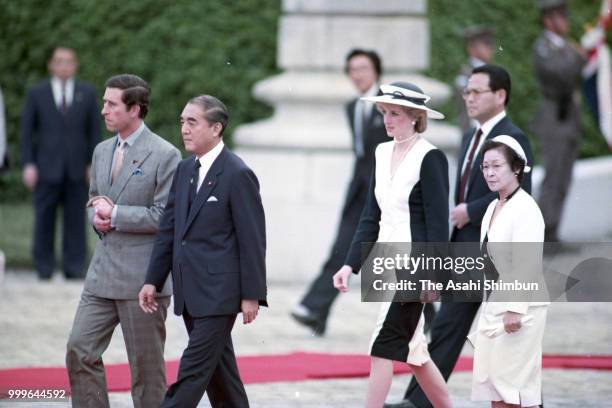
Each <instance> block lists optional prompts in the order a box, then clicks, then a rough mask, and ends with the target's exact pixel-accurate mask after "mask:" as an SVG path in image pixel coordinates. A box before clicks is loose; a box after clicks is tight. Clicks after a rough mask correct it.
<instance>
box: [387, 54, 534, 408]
mask: <svg viewBox="0 0 612 408" xmlns="http://www.w3.org/2000/svg"><path fill="white" fill-rule="evenodd" d="M510 91H511V81H510V75H509V74H508V72H507V71H506V70H505V69H504V68H502V67H500V66H497V65H482V66H480V67H478V68H475V69H474V70H473V71H472V75H470V78H469V80H468V83H467V86H466V88H465V89H464V91H463V98H464V100H465V104H466V108H467V113H468V115H469V116H470V118H471V119H474V120H475V121H476V122H477V123H478V128H477V129H472V130H471V131H468V132H466V133H465V134H464V136H463V141H462V143H461V150H460V155H459V162H458V165H457V181H456V184H455V207H454V208H453V209H452V210H451V221H452V223H453V225H454V227H453V231H452V233H451V242H461V243H469V242H472V243H475V245H474V248H471V246H470V247H469V248H466V247H458V250H463V251H472V249H473V250H475V252H474V253H470V254H468V256H472V257H474V256H480V251H479V246H478V243H479V242H480V224H481V221H482V218H483V217H484V213H485V212H486V210H487V207H488V206H489V203H491V201H493V200H494V199H495V198H497V193H494V192H492V191H491V190H489V187H488V186H487V183H486V181H485V179H484V176H483V174H482V171H481V170H480V165H481V163H482V156H481V155H480V153H479V151H480V149H481V147H482V145H483V144H484V142H485V141H486V140H490V139H492V138H494V137H495V136H499V135H509V136H511V137H513V138H515V139H516V140H517V141H518V142H519V143H520V144H521V147H522V148H523V150H524V151H525V154H526V155H527V161H528V163H533V151H532V149H531V144H530V142H529V139H528V138H527V136H526V135H525V133H524V132H523V131H522V130H521V129H519V128H518V127H517V126H516V125H514V123H512V121H511V120H510V118H509V117H508V116H507V115H506V110H505V108H506V106H507V105H508V102H509V101H510ZM521 187H522V188H523V189H524V190H525V191H527V192H528V193H531V173H526V174H525V178H524V179H523V183H522V185H521ZM453 300H454V302H453V301H443V302H442V304H441V307H440V310H439V311H438V313H437V314H436V317H435V319H434V321H433V327H432V329H431V342H430V343H429V346H428V349H429V354H430V355H431V358H432V360H433V361H434V363H435V364H436V365H437V366H438V368H439V369H440V372H441V373H442V376H443V377H444V379H445V380H446V381H448V378H449V377H450V375H451V373H452V371H453V369H454V368H455V364H456V363H457V360H458V359H459V354H460V353H461V349H462V348H463V344H464V343H465V339H466V337H467V335H468V332H469V330H470V327H471V326H472V321H473V320H474V317H475V316H476V312H477V311H478V308H479V307H480V302H479V301H478V298H476V299H474V300H475V301H468V299H466V298H465V296H460V297H458V298H455V299H453ZM431 406H432V405H431V403H430V402H429V401H428V399H427V397H426V396H425V393H424V392H423V390H422V389H421V387H420V386H419V385H418V383H417V382H416V380H415V379H414V378H412V380H411V382H410V385H409V386H408V389H407V390H406V394H405V395H404V400H402V401H401V402H399V403H395V404H385V407H386V408H414V407H417V408H426V407H431Z"/></svg>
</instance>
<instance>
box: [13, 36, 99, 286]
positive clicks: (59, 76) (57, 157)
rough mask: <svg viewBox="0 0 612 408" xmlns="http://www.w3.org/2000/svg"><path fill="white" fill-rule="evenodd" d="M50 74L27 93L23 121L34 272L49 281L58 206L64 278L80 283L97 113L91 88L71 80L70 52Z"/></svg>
mask: <svg viewBox="0 0 612 408" xmlns="http://www.w3.org/2000/svg"><path fill="white" fill-rule="evenodd" d="M48 68H49V72H50V73H51V79H50V80H46V81H43V82H41V83H39V84H37V85H34V86H33V87H32V88H31V89H30V90H29V91H28V95H27V98H26V102H25V106H24V108H23V113H22V117H21V163H22V165H23V183H24V184H25V186H26V187H27V188H28V189H29V190H30V191H34V210H35V217H34V218H35V219H34V245H33V257H34V266H35V267H36V271H37V272H38V277H39V278H40V279H50V278H51V275H52V274H53V269H54V268H55V253H54V247H55V218H56V210H57V207H58V205H59V204H60V203H62V204H63V207H64V217H63V221H64V223H63V246H62V248H63V251H62V252H63V261H64V262H63V269H64V275H65V276H66V278H68V279H78V278H83V276H84V272H85V257H86V255H87V245H86V242H87V240H86V239H85V203H86V202H87V183H88V181H89V165H90V163H91V155H92V152H93V149H94V147H95V145H96V144H97V143H98V142H99V141H100V120H99V116H98V115H99V113H98V112H99V111H98V105H97V102H96V92H95V90H94V88H93V87H92V86H91V85H90V84H88V83H86V82H83V81H78V80H75V78H74V75H75V74H76V72H77V68H78V61H77V56H76V52H75V51H74V50H73V49H71V48H67V47H57V48H55V49H54V50H53V54H52V56H51V58H50V60H49V63H48Z"/></svg>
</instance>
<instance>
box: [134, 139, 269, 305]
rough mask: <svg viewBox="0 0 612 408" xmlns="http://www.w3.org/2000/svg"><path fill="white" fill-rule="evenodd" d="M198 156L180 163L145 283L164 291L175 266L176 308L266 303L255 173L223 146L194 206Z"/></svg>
mask: <svg viewBox="0 0 612 408" xmlns="http://www.w3.org/2000/svg"><path fill="white" fill-rule="evenodd" d="M194 162H195V156H191V157H189V158H187V159H185V160H183V161H181V162H180V163H179V165H178V167H177V169H176V172H175V174H174V180H173V181H172V186H171V187H170V194H169V196H168V203H167V204H166V208H165V210H164V214H163V216H162V220H161V223H160V226H159V230H158V232H157V235H156V237H155V245H154V247H153V253H152V255H151V261H150V263H149V268H148V271H147V278H146V281H145V283H150V284H153V285H155V286H156V288H157V290H158V291H160V290H161V289H162V288H163V285H164V282H165V280H166V277H167V276H168V273H169V272H170V270H172V281H173V291H174V312H175V313H176V314H177V315H181V314H182V313H183V311H184V307H185V306H186V307H187V310H188V311H189V314H190V315H191V316H193V317H204V316H214V315H231V314H237V313H238V312H240V302H241V300H242V299H253V300H259V303H260V305H266V306H267V303H266V265H265V252H266V233H265V218H264V211H263V206H262V203H261V197H260V195H259V182H258V180H257V177H256V176H255V174H254V173H253V171H252V170H251V169H249V168H248V167H247V165H246V164H245V163H244V162H243V161H242V160H241V159H240V158H239V157H238V156H236V155H235V154H234V153H232V152H230V151H229V150H228V149H227V148H226V147H224V148H223V150H222V151H221V153H220V154H219V156H218V157H217V159H216V160H215V161H214V162H213V164H212V166H211V168H210V170H209V171H208V174H207V175H206V178H205V179H204V181H203V183H202V186H201V187H200V190H199V191H198V194H197V196H196V198H195V199H194V201H193V203H192V205H191V209H190V210H189V211H188V203H189V188H190V179H191V174H192V169H193V165H194ZM212 197H214V198H216V201H211V200H214V199H213V198H212Z"/></svg>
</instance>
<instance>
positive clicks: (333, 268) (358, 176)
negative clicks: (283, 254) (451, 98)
mask: <svg viewBox="0 0 612 408" xmlns="http://www.w3.org/2000/svg"><path fill="white" fill-rule="evenodd" d="M345 71H346V73H347V75H348V76H349V79H350V80H351V82H352V83H353V85H354V86H355V88H356V89H357V91H358V92H359V97H362V96H375V95H377V94H378V92H379V80H380V76H381V74H382V65H381V61H380V58H379V56H378V54H376V52H374V51H367V50H361V49H354V50H352V51H351V52H349V54H348V55H347V57H346V66H345ZM359 97H358V98H356V99H353V100H352V101H350V102H349V103H348V104H347V106H346V113H347V117H348V122H349V124H350V126H351V132H352V135H353V151H354V153H355V165H354V168H353V177H352V179H351V182H350V183H349V186H348V192H347V194H346V199H345V200H344V206H343V209H342V215H341V219H340V224H339V227H338V232H337V235H336V240H335V241H334V244H333V246H332V249H331V253H330V255H329V258H328V259H327V261H326V262H325V264H324V265H323V268H322V270H321V272H320V273H319V275H318V276H317V277H316V278H315V280H314V281H313V282H312V284H311V286H310V288H309V289H308V292H306V294H305V295H304V297H303V298H302V300H301V301H300V303H299V304H298V305H296V306H295V307H294V308H293V310H292V311H291V316H292V317H293V318H294V319H295V320H296V321H297V322H298V323H300V324H302V325H305V326H306V327H309V328H310V329H312V330H313V332H314V334H316V335H319V336H321V335H323V334H324V333H325V329H326V326H327V318H328V316H329V312H330V309H331V306H332V304H333V302H334V300H335V299H336V296H338V293H339V292H338V291H337V290H336V289H335V288H334V285H333V282H332V278H333V276H334V274H335V273H336V272H337V271H338V269H340V267H341V266H342V265H343V264H344V258H345V257H346V254H347V252H348V249H349V247H350V245H351V241H352V239H353V235H354V234H355V230H356V228H357V224H358V223H359V216H360V215H361V210H362V209H363V206H364V203H365V199H366V194H367V191H368V186H369V181H370V176H371V175H372V172H373V169H374V150H375V149H376V146H377V145H378V144H379V143H382V142H387V141H389V140H390V139H389V137H388V136H387V132H386V130H385V126H384V123H383V120H382V116H381V115H380V113H378V111H377V110H376V108H375V106H374V104H373V103H369V102H364V101H362V100H360V99H359Z"/></svg>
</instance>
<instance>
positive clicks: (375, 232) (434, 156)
mask: <svg viewBox="0 0 612 408" xmlns="http://www.w3.org/2000/svg"><path fill="white" fill-rule="evenodd" d="M380 90H381V94H380V95H379V96H375V97H365V98H362V99H363V100H365V101H371V102H375V103H376V107H377V109H378V110H379V111H380V112H381V114H382V115H383V118H384V123H385V128H386V130H387V134H388V135H389V136H390V137H392V138H393V140H392V141H389V142H386V143H382V144H380V145H378V147H377V149H376V153H375V154H376V168H375V174H374V177H373V178H372V182H371V186H370V191H369V193H368V198H367V200H366V205H365V208H364V210H363V212H362V214H361V219H360V221H359V226H358V228H357V231H356V233H355V236H354V238H353V242H352V244H351V249H350V251H349V254H348V255H347V259H346V264H345V265H344V266H343V267H342V268H341V269H340V270H339V271H338V272H337V273H336V274H335V275H334V286H335V287H336V288H337V289H338V290H340V291H342V292H346V291H347V290H348V280H349V277H350V276H351V274H352V273H358V272H359V269H360V268H361V262H362V261H361V259H362V257H361V255H362V254H361V244H362V243H365V242H445V241H448V163H447V160H446V157H445V156H444V153H442V151H440V150H438V149H437V148H436V147H435V146H433V145H432V144H431V143H429V142H428V141H426V140H425V139H423V138H422V137H421V136H420V133H422V132H424V131H425V129H426V127H427V117H428V116H429V117H430V118H432V119H443V118H444V116H443V115H442V114H441V113H439V112H436V111H434V110H432V109H430V108H428V107H427V106H426V102H427V101H428V100H429V99H430V98H429V97H428V96H427V95H425V94H424V93H423V91H422V90H421V89H420V88H419V87H417V86H415V85H413V84H410V83H406V82H394V83H392V84H389V85H383V86H381V88H380ZM364 255H366V254H364ZM364 258H365V257H364ZM422 311H423V304H422V303H421V302H402V303H400V302H385V303H382V304H381V308H380V313H379V318H378V321H377V324H376V328H375V330H374V333H373V335H372V340H371V342H370V355H371V356H372V360H371V367H370V379H369V383H368V392H367V397H366V407H368V408H381V407H382V406H383V404H384V401H385V398H386V396H387V394H388V392H389V388H390V386H391V379H392V376H393V361H401V362H405V363H408V364H409V365H410V367H411V370H412V372H413V373H414V375H415V376H416V378H417V380H418V381H419V384H420V385H421V387H422V388H423V390H424V392H425V394H426V395H427V397H428V398H429V400H430V401H431V402H432V404H433V405H434V407H436V408H437V407H444V408H446V407H450V406H451V404H450V397H449V395H448V390H447V387H446V383H445V382H444V379H443V378H442V375H441V374H440V371H439V370H438V368H437V367H436V365H435V364H434V363H433V362H432V361H431V359H430V358H429V353H428V351H427V340H426V338H425V335H424V332H423V326H424V318H423V313H422Z"/></svg>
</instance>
